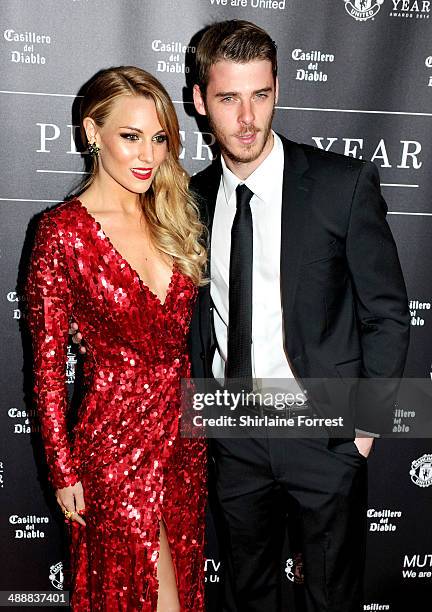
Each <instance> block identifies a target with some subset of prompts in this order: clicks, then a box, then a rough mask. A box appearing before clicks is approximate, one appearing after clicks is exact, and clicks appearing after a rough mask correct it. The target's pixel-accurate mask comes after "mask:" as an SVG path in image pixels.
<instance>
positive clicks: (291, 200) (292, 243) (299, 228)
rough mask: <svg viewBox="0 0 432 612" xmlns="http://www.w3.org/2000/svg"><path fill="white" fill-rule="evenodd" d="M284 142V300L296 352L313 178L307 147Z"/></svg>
mask: <svg viewBox="0 0 432 612" xmlns="http://www.w3.org/2000/svg"><path fill="white" fill-rule="evenodd" d="M282 143H283V146H284V177H283V189H282V220H281V225H282V227H281V258H280V266H281V268H280V272H281V300H282V312H283V321H284V330H285V347H286V350H287V352H288V355H289V356H290V357H291V358H292V357H294V356H295V353H296V352H297V351H296V347H295V346H294V344H293V342H294V340H295V337H296V335H295V329H294V328H293V325H292V313H293V308H294V301H295V296H296V291H297V287H298V284H299V282H300V280H301V279H300V263H301V258H302V252H303V248H304V243H305V237H306V220H307V209H308V198H309V192H310V190H311V188H312V185H313V179H311V178H309V177H308V176H307V175H306V173H307V170H308V168H309V165H308V161H307V158H306V155H305V153H304V151H303V149H302V148H301V147H300V146H299V145H297V144H295V143H292V142H290V141H288V140H286V139H285V138H283V137H282Z"/></svg>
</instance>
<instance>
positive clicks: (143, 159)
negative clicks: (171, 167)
mask: <svg viewBox="0 0 432 612" xmlns="http://www.w3.org/2000/svg"><path fill="white" fill-rule="evenodd" d="M84 127H85V129H86V132H87V137H88V140H89V142H91V143H93V142H95V141H96V144H97V145H98V146H99V147H100V151H99V164H98V177H99V179H102V180H107V181H114V182H115V183H116V184H117V185H119V186H120V187H123V188H124V189H126V190H127V191H129V192H132V193H136V194H140V193H145V192H146V191H147V190H148V188H149V187H150V185H151V183H152V180H153V178H154V176H155V173H156V171H157V169H158V168H159V166H160V165H161V163H162V162H163V161H164V160H165V158H166V157H167V155H168V143H167V135H166V133H165V131H164V130H163V129H162V126H161V125H160V123H159V119H158V116H157V113H156V106H155V103H154V102H153V100H152V99H151V98H145V97H144V96H128V95H125V96H121V97H120V98H118V99H117V100H116V101H115V102H114V104H113V107H112V110H111V113H110V114H109V116H108V117H107V119H106V121H105V124H104V125H103V127H101V128H100V127H97V126H96V125H95V124H94V122H93V121H92V120H91V119H90V118H88V117H87V118H86V119H84Z"/></svg>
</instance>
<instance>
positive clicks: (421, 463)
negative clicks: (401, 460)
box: [410, 455, 432, 487]
mask: <svg viewBox="0 0 432 612" xmlns="http://www.w3.org/2000/svg"><path fill="white" fill-rule="evenodd" d="M410 476H411V480H412V481H413V483H414V484H416V485H417V486H418V487H430V485H432V455H422V456H421V457H420V458H419V459H416V460H415V461H413V462H412V463H411V469H410Z"/></svg>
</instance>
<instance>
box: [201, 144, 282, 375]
mask: <svg viewBox="0 0 432 612" xmlns="http://www.w3.org/2000/svg"><path fill="white" fill-rule="evenodd" d="M273 139H274V142H273V148H272V150H271V152H270V153H269V155H268V156H267V157H266V158H265V160H264V161H263V162H262V163H261V164H260V165H259V166H258V168H257V169H256V170H255V171H254V172H253V173H252V174H251V175H250V176H249V177H248V178H247V179H246V180H245V181H242V180H241V179H239V178H238V177H237V176H235V175H234V174H233V173H232V172H231V171H230V170H229V168H228V167H227V165H226V163H225V161H224V159H223V157H222V177H221V182H220V185H219V191H218V194H217V199H216V208H215V214H214V220H213V228H212V238H211V240H212V243H211V285H210V292H211V297H212V300H213V304H214V310H213V315H214V328H215V334H216V341H217V350H216V352H215V355H214V359H213V368H212V369H213V375H214V376H215V378H221V379H224V377H225V363H226V360H227V337H228V304H229V301H228V285H229V264H230V250H231V227H232V224H233V221H234V216H235V213H236V187H237V186H238V185H239V184H240V183H245V184H246V186H247V187H249V189H250V190H251V191H252V192H253V194H254V195H253V197H252V199H251V202H250V207H251V212H252V225H253V273H252V284H253V298H252V375H253V377H254V378H256V379H262V378H280V379H285V378H294V375H293V373H292V370H291V368H290V365H289V363H288V359H287V356H286V353H285V349H284V335H283V323H282V304H281V288H280V250H281V212H282V183H283V169H284V151H283V146H282V142H281V140H280V138H279V136H277V134H275V133H274V132H273Z"/></svg>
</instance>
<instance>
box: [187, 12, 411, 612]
mask: <svg viewBox="0 0 432 612" xmlns="http://www.w3.org/2000/svg"><path fill="white" fill-rule="evenodd" d="M196 58H197V84H196V85H195V87H194V103H195V107H196V110H197V112H198V113H199V114H200V115H205V116H207V118H208V121H209V124H210V127H211V129H212V131H213V133H214V135H215V137H216V140H217V142H218V144H219V146H220V149H221V154H222V155H221V158H219V159H217V160H215V161H214V163H213V164H212V165H211V166H210V167H208V168H206V169H205V170H204V171H202V172H200V173H199V174H197V175H196V176H194V177H193V178H192V180H191V188H192V190H193V191H194V192H195V194H196V196H197V200H198V202H199V204H200V206H201V211H202V216H203V219H204V220H205V221H206V223H207V225H208V229H209V236H210V240H209V275H210V279H211V282H210V284H209V285H208V286H207V287H205V288H202V289H201V291H200V298H199V302H198V304H197V307H196V310H195V313H194V317H193V322H192V331H191V351H192V361H193V375H194V376H195V377H197V378H198V377H200V378H211V377H213V376H214V377H216V378H218V379H225V382H227V380H229V379H230V378H237V379H240V380H241V381H243V382H244V383H245V386H247V385H249V383H250V382H251V381H252V380H253V379H266V378H267V379H271V378H279V379H283V378H287V379H289V378H291V379H293V381H297V382H298V384H299V385H300V384H301V383H302V382H304V381H306V380H307V379H309V378H320V379H322V378H330V379H331V378H338V379H339V380H340V379H341V378H342V379H345V378H347V377H348V378H357V377H358V378H361V379H362V380H365V379H372V378H386V379H389V378H398V377H400V376H401V375H402V373H403V368H404V364H405V359H406V353H407V346H408V340H409V311H408V300H407V296H406V289H405V285H404V281H403V277H402V273H401V269H400V265H399V260H398V255H397V251H396V246H395V243H394V240H393V237H392V235H391V232H390V229H389V227H388V225H387V222H386V212H387V207H386V204H385V202H384V200H383V198H382V196H381V193H380V183H379V177H378V172H377V169H376V168H375V166H374V165H373V164H372V163H370V162H365V161H361V160H357V159H353V158H347V157H344V156H341V155H336V154H333V153H329V152H325V151H321V150H317V149H314V148H313V147H310V146H306V145H301V144H296V143H294V142H290V141H289V140H287V139H285V138H284V137H282V136H279V135H277V134H275V133H274V132H273V131H272V129H271V124H272V119H273V114H274V107H275V104H276V101H277V95H278V81H277V61H276V46H275V44H274V42H273V41H272V39H271V38H270V37H269V35H268V34H267V33H266V32H265V31H264V30H262V29H261V28H259V27H257V26H255V25H254V24H251V23H248V22H244V21H227V22H222V23H216V24H214V25H213V26H211V27H210V28H209V29H208V30H207V31H206V33H205V34H204V36H203V38H202V40H201V42H200V43H199V45H198V48H197V54H196ZM228 314H229V317H228ZM248 388H249V387H248ZM347 389H350V392H347V393H346V395H345V396H344V398H345V400H346V403H347V405H348V406H345V409H346V412H345V414H346V415H352V418H353V427H352V431H351V432H350V433H349V435H348V436H347V435H346V432H345V434H344V436H343V437H338V438H337V437H334V436H332V434H330V435H321V436H320V437H315V438H314V437H310V438H298V437H297V438H286V439H283V438H280V437H279V438H274V437H271V436H270V435H268V436H260V437H257V438H254V437H250V438H243V439H229V438H220V439H215V440H212V441H211V448H212V456H213V461H214V467H215V478H216V481H215V482H216V491H217V498H218V502H219V504H220V508H221V511H222V519H223V528H222V529H221V534H220V535H221V538H223V539H224V541H225V545H226V546H225V548H226V555H227V558H226V562H227V568H228V574H229V576H228V578H229V580H227V584H230V585H231V588H232V593H233V595H232V596H233V600H234V601H233V602H231V603H230V604H228V602H227V603H226V604H225V609H227V610H228V609H229V610H231V609H236V610H238V611H245V612H246V611H248V612H253V611H260V612H264V611H268V612H276V611H278V610H281V607H280V606H281V603H280V594H279V586H280V585H279V573H280V569H279V567H280V555H281V546H282V540H283V533H284V528H285V516H286V512H287V502H288V501H290V502H294V503H295V504H296V505H297V507H298V509H299V515H300V518H301V540H302V549H303V550H302V553H303V563H304V574H305V596H306V609H307V612H318V611H319V612H324V611H325V612H354V611H358V610H360V609H361V607H360V606H361V604H360V602H361V597H362V595H361V590H362V589H361V586H362V574H363V564H364V547H365V539H366V505H367V456H368V454H369V452H370V449H371V445H372V441H373V438H372V437H371V436H370V435H367V434H366V435H365V433H364V432H374V433H380V432H383V431H385V430H386V428H387V427H388V424H389V422H390V421H391V416H392V410H391V408H392V406H391V401H390V399H389V398H391V392H387V391H386V392H384V393H383V395H382V397H381V398H380V401H377V397H378V398H379V395H375V396H374V400H373V401H372V398H371V401H372V404H373V409H372V404H369V403H368V402H367V401H366V400H365V399H363V400H362V401H359V399H358V397H359V394H357V396H356V397H357V400H356V401H355V402H353V401H352V397H354V395H353V394H352V393H351V391H352V389H351V387H349V386H348V385H347ZM350 397H351V401H350ZM364 398H367V393H365V394H364ZM309 399H310V401H311V403H312V406H309V407H308V406H306V408H305V410H311V409H312V408H313V409H314V410H316V412H317V413H321V414H324V415H325V414H329V412H328V411H329V407H328V405H327V407H326V405H325V402H324V401H321V400H322V398H320V397H319V396H315V397H314V398H312V397H311V398H309ZM313 400H314V401H313ZM339 408H340V406H339ZM339 408H338V409H339ZM331 411H332V407H331V406H330V412H331ZM354 425H355V427H356V432H357V435H356V434H355V433H354ZM359 430H363V434H359V433H358V432H359Z"/></svg>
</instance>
